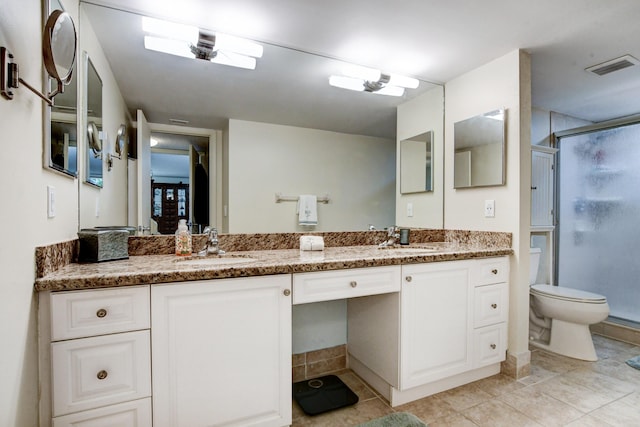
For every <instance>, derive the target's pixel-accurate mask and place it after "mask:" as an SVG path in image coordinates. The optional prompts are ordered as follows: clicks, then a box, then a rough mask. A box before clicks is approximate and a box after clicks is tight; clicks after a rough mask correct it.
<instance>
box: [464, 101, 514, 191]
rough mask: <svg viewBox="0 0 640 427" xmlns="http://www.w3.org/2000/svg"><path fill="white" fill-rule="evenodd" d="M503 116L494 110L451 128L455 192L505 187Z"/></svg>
mask: <svg viewBox="0 0 640 427" xmlns="http://www.w3.org/2000/svg"><path fill="white" fill-rule="evenodd" d="M505 116H506V110H504V109H502V110H495V111H490V112H488V113H486V114H481V115H478V116H475V117H471V118H469V119H466V120H462V121H459V122H456V123H454V124H453V141H454V142H453V143H454V149H455V156H454V161H453V175H454V180H453V181H454V184H453V187H454V188H469V187H486V186H493V185H504V183H505V156H504V154H505V138H504V136H505V123H506V121H505V118H506V117H505Z"/></svg>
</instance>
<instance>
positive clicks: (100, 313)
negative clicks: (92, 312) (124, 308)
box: [96, 308, 107, 319]
mask: <svg viewBox="0 0 640 427" xmlns="http://www.w3.org/2000/svg"><path fill="white" fill-rule="evenodd" d="M96 316H98V317H99V318H101V319H102V318H103V317H106V316H107V310H106V309H104V308H101V309H100V310H98V311H96Z"/></svg>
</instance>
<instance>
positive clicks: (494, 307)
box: [491, 302, 498, 310]
mask: <svg viewBox="0 0 640 427" xmlns="http://www.w3.org/2000/svg"><path fill="white" fill-rule="evenodd" d="M491 308H493V309H494V310H495V309H496V308H498V304H496V303H495V302H494V303H493V304H491Z"/></svg>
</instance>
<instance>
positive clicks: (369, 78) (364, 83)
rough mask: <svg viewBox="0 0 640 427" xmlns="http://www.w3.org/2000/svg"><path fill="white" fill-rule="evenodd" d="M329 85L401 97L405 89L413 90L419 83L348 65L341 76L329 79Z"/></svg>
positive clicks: (396, 75) (399, 76)
mask: <svg viewBox="0 0 640 427" xmlns="http://www.w3.org/2000/svg"><path fill="white" fill-rule="evenodd" d="M329 84H330V85H331V86H335V87H339V88H342V89H349V90H354V91H358V92H372V93H377V94H378V95H390V96H402V95H404V90H405V88H406V89H415V88H417V87H418V86H419V85H420V82H419V81H418V80H417V79H414V78H412V77H406V76H401V75H398V74H384V73H382V72H381V71H380V70H376V69H375V68H368V67H362V66H359V65H353V64H350V65H348V66H346V67H345V68H344V69H343V70H342V75H341V76H331V77H329Z"/></svg>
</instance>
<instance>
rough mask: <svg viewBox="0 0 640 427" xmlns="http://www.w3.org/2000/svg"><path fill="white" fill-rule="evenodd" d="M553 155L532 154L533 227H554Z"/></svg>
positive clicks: (537, 152) (534, 152) (536, 152)
mask: <svg viewBox="0 0 640 427" xmlns="http://www.w3.org/2000/svg"><path fill="white" fill-rule="evenodd" d="M553 158H554V154H553V153H544V152H539V151H532V152H531V225H532V226H543V225H544V226H552V225H553Z"/></svg>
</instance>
